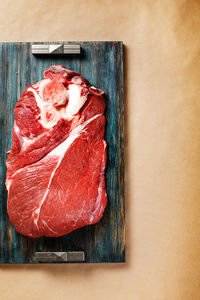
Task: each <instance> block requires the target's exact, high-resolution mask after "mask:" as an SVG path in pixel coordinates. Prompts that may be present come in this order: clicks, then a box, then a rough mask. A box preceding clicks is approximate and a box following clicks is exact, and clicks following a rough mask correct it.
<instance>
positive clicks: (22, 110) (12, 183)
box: [6, 65, 107, 238]
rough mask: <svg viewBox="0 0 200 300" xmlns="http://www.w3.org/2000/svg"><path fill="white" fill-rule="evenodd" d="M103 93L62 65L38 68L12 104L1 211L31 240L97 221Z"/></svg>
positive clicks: (102, 196) (101, 194) (102, 197)
mask: <svg viewBox="0 0 200 300" xmlns="http://www.w3.org/2000/svg"><path fill="white" fill-rule="evenodd" d="M102 94H103V92H102V91H101V90H99V89H96V88H95V87H93V86H91V84H90V83H89V82H88V81H87V80H86V79H85V78H83V77H82V76H81V75H80V74H78V73H77V72H74V71H71V70H69V69H67V68H65V67H64V66H61V65H53V66H50V67H49V68H48V69H47V70H45V71H44V80H41V81H39V82H38V83H35V84H32V85H29V86H27V87H26V88H25V90H24V91H23V93H22V95H21V99H20V100H19V101H18V102H17V104H16V106H15V109H14V115H15V121H14V126H13V145H12V149H11V151H10V153H9V156H8V159H7V161H6V165H7V178H6V187H7V190H8V204H7V205H8V214H9V217H10V221H11V222H12V224H13V225H14V227H15V228H16V230H17V231H18V232H19V233H21V234H23V235H27V236H29V237H32V238H36V237H40V236H61V235H64V234H67V233H69V232H71V231H73V230H75V229H77V228H80V227H83V226H85V225H89V224H94V223H96V222H98V221H99V219H100V218H101V217H102V215H103V212H104V209H105V207H106V204H107V195H106V191H105V178H104V171H105V166H106V142H105V141H104V139H103V137H104V130H105V116H104V115H103V113H104V109H105V101H104V98H103V96H102Z"/></svg>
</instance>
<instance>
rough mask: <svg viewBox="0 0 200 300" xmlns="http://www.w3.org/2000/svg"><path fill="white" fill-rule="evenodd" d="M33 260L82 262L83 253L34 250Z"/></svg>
mask: <svg viewBox="0 0 200 300" xmlns="http://www.w3.org/2000/svg"><path fill="white" fill-rule="evenodd" d="M33 261H34V262H83V261H85V253H84V252H83V251H71V252H35V256H34V257H33Z"/></svg>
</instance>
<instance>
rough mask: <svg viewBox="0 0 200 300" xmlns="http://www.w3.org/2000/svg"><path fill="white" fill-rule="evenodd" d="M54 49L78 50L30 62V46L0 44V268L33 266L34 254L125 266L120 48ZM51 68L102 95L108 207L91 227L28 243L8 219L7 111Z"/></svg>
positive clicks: (83, 45)
mask: <svg viewBox="0 0 200 300" xmlns="http://www.w3.org/2000/svg"><path fill="white" fill-rule="evenodd" d="M56 43H64V44H70V43H73V44H76V43H77V44H80V45H81V48H82V54H81V56H79V55H68V56H67V55H65V56H64V55H60V56H33V55H32V54H31V45H32V43H1V44H0V130H1V148H0V151H1V158H0V176H1V180H0V185H1V186H0V189H1V194H0V263H33V260H32V259H33V255H34V254H35V252H36V251H77V250H79V251H84V252H85V256H86V262H125V208H124V102H123V44H122V42H69V43H68V42H56ZM34 44H37V43H34ZM40 44H41V43H40ZM45 44H47V43H46V42H45ZM51 44H52V42H51ZM52 64H62V65H64V66H66V67H67V68H69V69H72V70H75V71H77V72H79V73H81V74H82V75H83V76H84V77H86V78H87V79H88V80H89V82H90V83H91V84H92V85H94V86H95V87H97V88H100V89H102V90H103V91H104V92H105V99H106V113H105V114H106V133H105V140H106V141H107V143H108V148H107V154H108V158H107V168H106V190H107V194H108V205H107V207H106V209H105V212H104V216H103V218H102V219H101V220H100V221H99V222H98V223H97V224H95V225H90V226H86V227H84V228H81V229H78V230H76V231H74V232H72V233H69V234H67V235H65V236H62V237H59V238H47V237H42V238H37V239H31V238H28V237H25V236H22V235H20V234H19V233H17V232H16V231H15V229H14V227H13V226H12V225H11V223H10V221H9V218H8V214H7V192H6V188H5V176H6V166H5V161H6V157H7V155H6V152H7V151H8V150H9V149H10V148H11V145H12V134H11V133H12V126H13V121H14V115H13V109H14V107H15V104H16V102H17V100H18V99H19V98H20V95H21V93H22V91H23V89H24V88H25V87H26V86H27V85H28V84H32V83H35V82H37V81H39V80H41V79H43V77H42V74H43V71H44V70H45V69H46V68H47V67H48V66H50V65H52Z"/></svg>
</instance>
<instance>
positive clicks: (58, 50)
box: [32, 44, 81, 55]
mask: <svg viewBox="0 0 200 300" xmlns="http://www.w3.org/2000/svg"><path fill="white" fill-rule="evenodd" d="M80 53H81V46H80V45H73V44H67V45H65V44H54V45H53V44H52V45H49V44H37V45H32V54H34V55H37V54H53V55H54V54H80Z"/></svg>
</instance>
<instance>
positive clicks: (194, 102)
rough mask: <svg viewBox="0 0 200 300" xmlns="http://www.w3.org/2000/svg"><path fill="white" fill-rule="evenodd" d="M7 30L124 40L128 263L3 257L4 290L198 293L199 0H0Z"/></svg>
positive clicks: (160, 299) (83, 294)
mask: <svg viewBox="0 0 200 300" xmlns="http://www.w3.org/2000/svg"><path fill="white" fill-rule="evenodd" d="M0 20H1V22H0V40H1V41H2V42H4V41H24V42H26V41H56V40H58V41H61V40H66V41H70V40H71V41H75V40H82V41H84V40H85V41H94V40H122V41H123V42H124V45H125V56H124V68H125V124H126V127H125V144H126V226H127V230H126V242H127V263H126V264H92V265H87V264H84V265H80V264H76V265H63V264H61V265H22V266H16V265H14V266H12V265H11V266H9V265H5V266H3V265H1V266H0V299H7V300H10V299H49V300H54V299H75V300H76V299H87V300H88V299H115V300H118V299H119V300H121V299H132V300H165V299H166V300H168V299H170V300H171V299H173V300H179V299H180V300H193V299H194V300H198V299H200V34H199V29H200V1H193V0H191V1H190V0H188V1H182V0H169V1H165V0H163V1H148V0H147V1H145V0H141V1H136V0H133V1H129V0H124V1H121V0H115V1H114V0H113V1H106V0H102V1H97V0H96V1H88V0H84V1H77V0H67V1H66V0H63V1H61V0H57V1H54V0H52V1H50V0H43V1H39V0H35V1H29V0H27V1H25V0H21V1H17V0H16V1H9V0H1V3H0Z"/></svg>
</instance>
